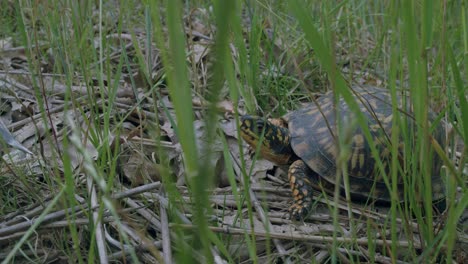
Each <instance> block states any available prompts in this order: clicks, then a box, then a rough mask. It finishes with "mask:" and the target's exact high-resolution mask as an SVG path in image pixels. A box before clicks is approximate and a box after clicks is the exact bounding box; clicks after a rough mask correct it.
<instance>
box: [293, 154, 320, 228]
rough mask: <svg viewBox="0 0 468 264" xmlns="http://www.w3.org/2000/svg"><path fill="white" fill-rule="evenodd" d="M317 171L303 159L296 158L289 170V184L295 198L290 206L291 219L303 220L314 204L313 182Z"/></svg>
mask: <svg viewBox="0 0 468 264" xmlns="http://www.w3.org/2000/svg"><path fill="white" fill-rule="evenodd" d="M314 175H315V173H314V172H313V171H312V170H311V169H310V168H309V167H308V166H307V165H306V164H305V163H304V161H302V160H296V161H295V162H293V163H292V164H291V166H290V167H289V171H288V179H289V184H290V185H291V192H292V195H293V198H294V204H293V205H292V206H291V208H290V212H291V219H295V220H301V219H303V218H305V217H306V216H307V213H308V212H309V210H310V207H311V206H312V190H313V188H312V182H311V180H313V176H314Z"/></svg>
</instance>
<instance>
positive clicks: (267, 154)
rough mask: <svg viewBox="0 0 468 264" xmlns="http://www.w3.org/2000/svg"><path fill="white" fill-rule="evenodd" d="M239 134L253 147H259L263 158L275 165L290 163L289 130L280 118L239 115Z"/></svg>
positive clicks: (291, 152)
mask: <svg viewBox="0 0 468 264" xmlns="http://www.w3.org/2000/svg"><path fill="white" fill-rule="evenodd" d="M240 134H241V136H242V138H243V139H244V140H245V142H247V143H248V144H249V145H250V146H251V147H252V148H253V149H260V153H261V155H262V157H263V158H265V159H267V160H269V161H272V162H274V163H276V164H277V165H286V164H290V163H291V162H292V160H293V159H294V152H293V150H292V148H291V143H290V136H289V130H288V128H287V127H286V125H285V122H284V121H282V120H276V119H275V120H266V119H265V118H262V117H258V116H250V115H244V116H242V117H241V124H240ZM259 144H261V145H260V146H258V145H259Z"/></svg>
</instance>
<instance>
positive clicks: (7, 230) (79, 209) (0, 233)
mask: <svg viewBox="0 0 468 264" xmlns="http://www.w3.org/2000/svg"><path fill="white" fill-rule="evenodd" d="M160 185H161V183H160V182H155V183H150V184H147V185H143V186H140V187H137V188H133V189H129V190H125V191H123V192H119V193H116V194H113V195H112V196H111V197H112V198H113V199H122V198H125V197H129V196H133V195H137V194H140V193H144V192H147V191H150V190H153V189H156V188H158V187H159V186H160ZM47 204H48V203H47ZM45 207H47V205H45ZM45 207H43V206H38V209H37V210H36V209H33V210H31V212H30V213H28V214H26V215H25V216H22V217H24V219H26V221H25V222H20V223H16V224H14V225H11V226H7V227H2V228H0V242H1V240H2V239H3V237H5V236H7V235H10V234H13V233H16V232H20V231H23V230H26V229H28V228H29V227H30V226H32V225H33V224H34V222H35V221H36V220H29V218H30V217H33V216H36V213H37V211H38V210H39V211H43V210H44V208H45ZM97 208H98V206H94V207H91V208H90V210H95V209H97ZM86 209H88V206H87V205H86V204H85V203H83V204H79V205H76V206H75V207H73V208H68V209H63V210H59V211H57V212H53V213H50V214H48V215H47V216H45V217H44V219H43V221H42V224H49V223H50V222H52V221H54V220H58V219H62V218H63V217H65V216H66V215H67V214H70V213H73V212H76V215H80V214H83V212H84V210H86ZM28 216H29V217H28ZM18 219H21V218H20V216H18ZM13 220H14V219H12V220H11V221H13ZM8 223H10V222H8ZM11 223H12V222H11Z"/></svg>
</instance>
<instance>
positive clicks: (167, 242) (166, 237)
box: [159, 189, 172, 263]
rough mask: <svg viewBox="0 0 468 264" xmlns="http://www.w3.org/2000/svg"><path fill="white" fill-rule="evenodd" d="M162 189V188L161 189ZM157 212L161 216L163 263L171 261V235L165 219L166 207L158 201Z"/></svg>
mask: <svg viewBox="0 0 468 264" xmlns="http://www.w3.org/2000/svg"><path fill="white" fill-rule="evenodd" d="M162 190H164V189H162ZM159 213H160V218H161V237H162V241H163V244H162V246H163V248H162V249H163V257H164V262H165V263H171V262H172V252H171V237H170V232H169V223H168V219H167V212H166V208H164V206H163V205H162V204H161V203H160V204H159Z"/></svg>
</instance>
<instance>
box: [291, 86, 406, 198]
mask: <svg viewBox="0 0 468 264" xmlns="http://www.w3.org/2000/svg"><path fill="white" fill-rule="evenodd" d="M354 90H355V92H356V95H355V99H356V102H357V103H358V105H359V108H360V110H361V111H362V113H363V114H364V116H365V118H366V119H367V125H368V127H369V132H370V133H371V137H372V138H373V142H372V144H375V146H376V148H377V150H378V151H379V153H382V155H381V157H380V158H381V160H382V162H383V165H384V169H385V170H386V172H388V169H389V167H390V166H389V160H390V156H391V153H390V149H391V148H390V145H389V144H390V138H391V130H392V120H393V112H392V106H391V97H390V95H389V94H388V92H387V91H385V90H383V89H379V88H370V89H369V90H366V89H360V88H357V89H354ZM332 102H333V94H331V93H328V94H325V95H324V96H322V97H320V98H318V99H317V102H316V103H317V104H318V105H320V109H319V107H317V106H316V104H315V103H312V104H310V105H308V106H306V107H304V108H302V109H300V110H297V111H295V112H292V113H290V114H288V115H287V116H286V117H285V120H286V121H287V122H289V131H290V133H291V135H290V136H291V145H292V148H293V150H294V152H295V153H296V155H297V156H298V157H299V158H301V159H302V160H303V161H304V162H305V163H306V164H307V166H309V167H310V168H311V169H312V170H313V171H315V172H316V173H318V174H319V175H320V176H321V178H322V179H325V180H326V181H328V182H330V183H334V182H335V178H336V170H337V168H336V160H337V158H338V144H337V142H336V140H335V139H336V135H337V132H338V131H337V128H336V123H337V122H336V118H337V111H336V109H335V108H334V105H333V103H332ZM398 103H399V107H400V106H401V104H402V103H401V98H399V102H398ZM336 108H338V113H339V116H338V118H340V119H341V125H342V126H344V128H343V127H342V128H341V129H344V131H347V132H348V133H350V143H351V145H350V147H351V154H350V157H349V159H348V167H347V169H348V174H349V179H350V189H351V192H352V193H353V194H358V195H362V196H365V197H368V196H369V195H370V194H371V196H373V197H377V196H379V199H381V200H389V199H390V198H389V194H388V191H387V187H386V185H385V183H384V181H383V178H382V173H379V171H378V169H377V168H378V166H377V165H376V160H375V159H374V158H373V156H372V153H371V148H370V146H369V144H370V143H369V142H368V140H366V138H365V136H364V133H363V130H362V128H361V127H359V126H358V124H357V122H354V123H353V120H355V118H354V114H353V112H352V111H351V110H350V109H349V107H348V105H347V104H346V103H345V101H344V99H341V100H340V101H339V102H338V103H337V105H336ZM404 111H405V110H404ZM406 111H408V112H409V109H406ZM406 111H405V112H406ZM409 125H413V124H411V123H409Z"/></svg>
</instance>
